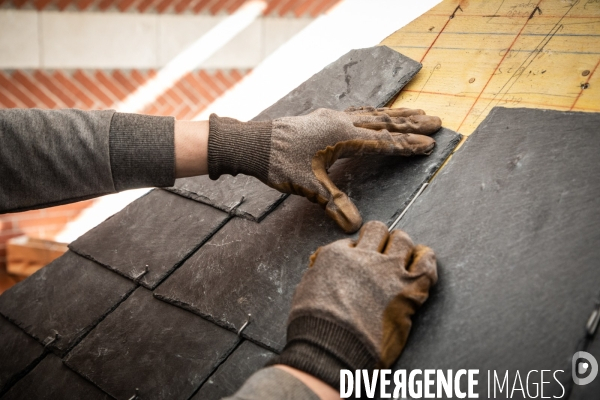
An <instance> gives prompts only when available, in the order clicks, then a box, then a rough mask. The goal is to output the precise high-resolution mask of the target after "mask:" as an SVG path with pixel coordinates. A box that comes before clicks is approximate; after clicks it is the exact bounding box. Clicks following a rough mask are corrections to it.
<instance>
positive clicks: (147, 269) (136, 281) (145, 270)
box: [133, 265, 149, 283]
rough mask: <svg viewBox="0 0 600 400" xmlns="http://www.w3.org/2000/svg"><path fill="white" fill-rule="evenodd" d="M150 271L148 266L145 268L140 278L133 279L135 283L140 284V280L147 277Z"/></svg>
mask: <svg viewBox="0 0 600 400" xmlns="http://www.w3.org/2000/svg"><path fill="white" fill-rule="evenodd" d="M148 271H149V268H148V266H147V265H146V268H144V271H143V272H141V273H140V274H139V275H138V276H136V277H135V278H133V281H134V282H135V283H140V279H142V278H143V277H144V275H146V274H147V273H148Z"/></svg>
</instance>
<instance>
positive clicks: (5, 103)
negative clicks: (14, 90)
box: [0, 88, 17, 108]
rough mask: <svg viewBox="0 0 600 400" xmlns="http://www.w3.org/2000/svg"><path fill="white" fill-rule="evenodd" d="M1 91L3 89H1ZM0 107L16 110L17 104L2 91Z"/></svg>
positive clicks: (0, 93)
mask: <svg viewBox="0 0 600 400" xmlns="http://www.w3.org/2000/svg"><path fill="white" fill-rule="evenodd" d="M0 89H1V88H0ZM0 105H2V107H4V108H16V107H17V103H15V102H14V101H12V100H11V99H10V98H9V97H8V96H7V95H5V94H4V93H2V91H1V90H0Z"/></svg>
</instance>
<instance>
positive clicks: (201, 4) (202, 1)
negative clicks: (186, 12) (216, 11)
mask: <svg viewBox="0 0 600 400" xmlns="http://www.w3.org/2000/svg"><path fill="white" fill-rule="evenodd" d="M210 2H211V0H200V1H199V2H198V3H196V5H195V6H194V7H193V8H192V10H193V11H194V12H195V13H196V14H198V13H199V12H201V11H204V9H205V8H206V6H208V4H209V3H210Z"/></svg>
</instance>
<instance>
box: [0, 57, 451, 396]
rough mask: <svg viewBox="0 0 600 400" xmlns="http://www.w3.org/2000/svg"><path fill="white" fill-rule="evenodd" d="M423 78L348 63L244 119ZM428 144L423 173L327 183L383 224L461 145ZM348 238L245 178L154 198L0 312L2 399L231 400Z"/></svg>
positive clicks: (367, 173) (349, 163)
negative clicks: (309, 279) (318, 258)
mask: <svg viewBox="0 0 600 400" xmlns="http://www.w3.org/2000/svg"><path fill="white" fill-rule="evenodd" d="M420 67H421V65H420V64H419V63H417V62H415V61H413V60H410V59H408V58H406V57H404V56H402V55H400V54H398V53H396V52H394V51H393V50H391V49H389V48H387V47H374V48H369V49H363V50H354V51H351V52H349V53H348V54H346V55H345V56H343V57H342V58H340V59H339V60H338V61H336V62H334V63H332V64H330V65H329V66H327V67H326V68H325V69H324V70H323V71H321V72H320V73H318V74H316V75H315V76H313V77H312V78H311V79H309V80H308V81H307V82H305V83H304V84H302V85H301V86H299V87H298V88H297V89H295V90H294V91H292V92H291V93H290V94H288V95H287V96H286V97H284V98H283V99H282V100H280V101H279V102H277V103H276V104H275V105H273V106H272V107H270V108H269V109H267V110H265V111H264V112H263V113H261V114H260V115H259V116H257V117H256V118H255V119H256V120H260V119H269V118H276V117H280V116H288V115H301V114H305V113H308V112H310V111H312V110H315V109H317V108H319V107H329V108H333V109H337V110H343V109H345V108H347V107H349V106H357V105H373V106H383V105H385V104H387V103H388V102H389V101H390V100H391V99H392V98H393V96H394V95H395V94H396V93H398V92H399V91H400V89H401V88H402V87H403V86H404V85H405V84H406V83H407V82H408V81H409V80H410V79H411V78H412V77H413V76H414V75H415V74H416V73H417V72H418V71H419V69H420ZM434 137H435V139H436V141H437V146H436V148H435V150H434V152H433V154H432V155H430V156H428V157H414V158H410V159H402V158H386V157H364V158H361V159H352V160H342V161H340V162H338V163H336V165H335V166H334V167H333V168H332V169H331V171H330V174H331V175H332V177H333V180H334V182H336V183H337V184H338V186H339V187H340V188H341V189H342V190H344V191H346V192H347V193H348V195H349V196H350V197H351V198H352V199H353V200H354V201H355V202H356V204H357V205H358V207H359V209H360V210H361V212H362V213H363V217H364V218H365V220H371V219H378V220H382V221H385V222H388V223H390V222H391V221H393V220H394V219H395V218H396V217H397V216H398V214H399V213H401V212H402V210H404V208H405V207H406V205H407V204H408V203H409V201H410V200H411V199H412V197H414V195H415V194H416V192H417V191H418V190H419V188H420V187H421V186H422V185H423V183H425V182H427V181H428V180H429V179H430V178H431V177H432V176H433V174H434V173H435V172H436V170H437V169H438V168H439V167H440V166H441V164H442V163H443V162H444V161H445V160H446V159H447V158H448V156H449V155H450V154H451V152H452V151H453V149H454V148H455V147H456V145H457V144H458V141H459V140H460V135H458V134H457V133H455V132H452V131H449V130H447V129H441V130H440V131H439V132H437V133H436V134H435V135H434ZM343 236H345V235H344V234H343V233H342V232H341V230H340V229H339V228H338V227H337V226H336V225H335V224H334V223H333V222H332V221H330V220H329V219H328V218H327V217H326V216H325V214H324V212H323V210H322V209H321V208H320V207H319V206H317V205H315V204H312V203H310V202H308V201H307V200H306V199H304V198H300V197H296V196H289V197H287V196H283V195H281V194H280V193H279V192H276V191H275V190H272V189H270V188H268V187H266V186H265V185H263V184H262V183H260V182H259V181H257V180H256V179H254V178H251V177H247V176H238V177H229V176H228V177H222V178H221V179H219V180H218V181H216V182H212V181H210V180H208V179H207V178H206V177H200V178H188V179H183V180H180V181H178V182H177V183H176V185H175V186H174V187H173V188H170V189H168V191H167V190H158V189H157V190H154V191H152V192H150V193H149V194H147V195H146V196H144V197H143V198H141V199H139V200H137V201H136V202H134V203H132V204H131V205H129V206H128V207H126V208H125V209H124V210H123V211H121V212H120V213H118V214H116V215H115V216H113V217H111V218H109V219H108V220H107V221H105V222H104V223H102V224H101V225H99V226H98V227H97V228H95V229H93V230H92V231H90V232H88V233H87V234H86V235H84V236H82V237H81V238H79V239H78V240H76V241H75V242H73V243H72V244H71V245H70V246H69V248H70V250H69V252H67V253H66V254H65V255H64V256H62V257H61V258H59V259H57V260H56V261H54V262H53V263H52V264H50V265H48V266H47V267H45V268H43V269H42V270H40V271H39V272H38V273H36V274H34V275H33V276H32V277H30V278H28V279H27V280H25V281H23V282H21V283H19V284H18V285H16V286H15V287H13V288H12V289H10V290H9V291H7V292H5V294H3V295H2V296H0V314H1V316H0V337H1V338H2V342H0V360H2V362H0V397H1V398H2V399H4V398H6V399H22V398H28V399H29V398H35V399H56V398H60V399H81V398H86V399H95V398H98V399H109V398H115V399H124V400H127V399H131V398H140V399H190V398H194V399H217V398H220V397H222V396H225V395H229V394H232V393H233V392H234V391H235V390H236V389H237V388H238V387H239V386H240V385H241V384H242V383H243V381H244V380H245V379H246V378H247V377H248V376H249V375H250V374H251V373H252V372H254V371H256V370H257V369H259V368H260V367H261V366H262V365H264V363H265V362H266V361H267V360H268V359H269V358H270V357H272V356H273V355H274V354H275V353H277V352H279V351H281V349H282V347H283V345H284V341H285V322H286V318H287V314H288V312H289V308H290V301H291V296H292V294H293V291H294V289H295V287H296V285H297V284H298V282H299V281H300V279H301V277H302V274H303V272H304V271H305V269H306V266H307V261H308V257H309V255H310V254H311V253H312V252H313V251H314V250H316V249H317V247H319V246H321V245H324V244H326V243H329V242H331V241H333V240H336V239H338V238H341V237H343Z"/></svg>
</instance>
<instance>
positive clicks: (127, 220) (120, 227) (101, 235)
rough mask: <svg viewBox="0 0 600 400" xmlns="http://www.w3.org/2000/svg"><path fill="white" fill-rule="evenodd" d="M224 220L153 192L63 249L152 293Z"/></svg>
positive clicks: (182, 200) (210, 209) (209, 210)
mask: <svg viewBox="0 0 600 400" xmlns="http://www.w3.org/2000/svg"><path fill="white" fill-rule="evenodd" d="M228 218H229V216H228V214H226V213H224V212H221V211H219V210H216V209H214V208H213V207H209V206H206V205H204V204H200V203H197V202H195V201H190V200H188V199H185V198H183V197H181V196H177V195H174V194H172V193H169V192H166V191H164V190H159V189H157V190H153V191H152V192H150V193H149V194H147V195H145V196H144V197H142V198H140V199H138V200H136V201H134V202H133V203H131V204H130V205H128V206H127V207H126V208H125V209H123V210H122V211H121V212H119V213H118V214H116V215H114V216H113V217H111V218H109V219H108V220H106V221H105V222H103V223H102V224H100V225H99V226H97V227H96V228H94V229H92V230H91V231H89V232H88V233H86V234H85V235H83V236H82V237H80V238H79V239H77V240H76V241H74V242H73V243H71V244H70V245H69V248H70V249H71V250H73V251H74V252H76V253H78V254H81V255H82V256H84V257H87V258H90V259H92V260H94V261H97V262H99V263H100V264H102V265H104V266H106V267H108V268H110V269H112V270H114V271H116V272H118V273H120V274H122V275H124V276H126V277H128V278H130V279H136V280H139V282H140V283H141V284H142V285H144V286H145V287H147V288H150V289H152V288H153V287H154V286H156V285H157V284H158V283H159V282H160V281H161V280H162V279H164V278H165V277H166V276H167V275H168V274H169V273H171V271H173V270H174V269H175V268H176V267H177V266H178V264H179V263H180V262H181V261H182V260H184V259H185V258H186V257H187V256H188V255H189V254H191V253H192V252H194V250H196V249H197V248H198V247H199V246H201V245H202V243H204V242H205V241H206V240H207V239H208V238H209V237H210V236H211V235H212V234H213V233H214V232H216V231H217V230H218V229H219V228H220V227H221V226H223V224H225V223H226V222H227V219H228ZM145 271H147V272H145ZM140 276H141V278H140Z"/></svg>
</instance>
